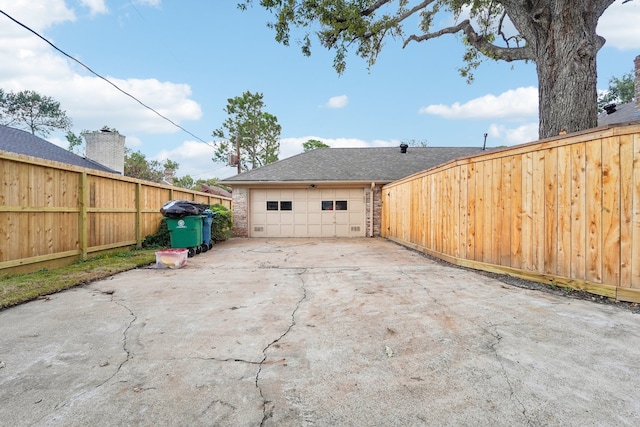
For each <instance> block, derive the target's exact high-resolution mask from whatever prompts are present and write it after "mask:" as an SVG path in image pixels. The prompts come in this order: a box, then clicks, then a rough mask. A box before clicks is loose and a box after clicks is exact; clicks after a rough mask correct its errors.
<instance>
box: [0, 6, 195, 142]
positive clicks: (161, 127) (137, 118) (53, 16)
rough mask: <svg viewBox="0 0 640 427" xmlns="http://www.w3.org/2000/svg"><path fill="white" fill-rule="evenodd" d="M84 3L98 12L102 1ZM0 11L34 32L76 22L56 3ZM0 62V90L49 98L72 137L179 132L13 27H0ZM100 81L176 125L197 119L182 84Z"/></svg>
mask: <svg viewBox="0 0 640 427" xmlns="http://www.w3.org/2000/svg"><path fill="white" fill-rule="evenodd" d="M84 3H85V4H87V5H90V7H93V8H96V10H98V9H99V7H100V3H102V2H97V1H92V2H88V1H86V0H84ZM0 8H1V9H2V10H4V11H6V12H7V13H8V14H9V15H11V16H15V17H16V19H22V18H25V24H29V25H30V26H32V28H34V30H41V29H43V28H47V27H49V26H51V25H53V24H55V23H58V22H62V21H65V20H74V19H75V17H74V15H73V12H72V11H70V10H68V9H67V8H66V7H65V3H64V1H59V0H38V1H33V0H17V1H16V0H14V1H11V2H9V1H6V0H0ZM0 63H1V64H3V65H2V67H0V88H3V89H4V90H5V91H13V92H18V91H21V90H33V91H36V92H38V93H40V94H42V95H46V96H50V97H53V98H54V99H56V100H57V101H59V102H60V105H61V107H62V109H63V110H65V111H66V112H67V115H68V116H69V117H71V118H72V119H73V121H74V126H73V128H74V131H75V132H76V133H77V132H79V131H80V130H82V129H88V130H95V129H100V128H101V127H102V126H105V125H107V126H109V127H113V128H116V129H118V130H119V131H120V132H121V133H123V134H125V135H130V134H135V133H142V132H146V133H151V134H170V133H176V132H178V131H179V130H178V129H177V128H176V127H175V126H173V125H172V124H171V123H169V122H168V121H166V120H165V119H163V118H161V117H159V116H158V115H157V114H155V113H153V112H152V111H150V110H149V109H147V108H145V107H144V106H142V105H141V104H139V103H138V102H137V101H136V100H135V99H132V98H131V97H129V96H127V95H126V94H124V93H122V92H119V91H118V90H116V88H114V87H113V86H112V85H111V84H109V83H108V82H106V81H104V80H102V79H101V78H99V77H97V76H94V75H92V74H89V72H88V71H87V70H86V69H84V68H83V67H81V66H80V65H79V64H77V63H75V62H73V61H71V60H69V59H67V58H65V57H64V56H62V55H61V54H59V53H58V52H56V51H55V50H54V49H52V48H51V46H49V45H48V44H46V43H45V42H44V41H43V40H41V39H39V38H38V37H36V36H34V35H32V34H31V33H29V32H28V31H26V30H25V29H24V28H21V27H20V26H18V25H17V24H12V23H10V22H8V23H2V25H0ZM96 71H98V72H99V70H96ZM105 77H106V78H107V79H109V80H110V81H111V82H112V83H113V84H115V85H116V86H118V87H119V88H120V89H122V90H123V91H125V92H127V93H129V94H131V95H132V96H134V97H135V98H137V99H139V100H140V101H141V102H142V103H144V104H145V105H147V106H149V107H151V108H153V109H154V110H156V111H158V112H159V113H160V114H162V115H163V116H165V117H167V118H169V119H170V120H172V121H173V122H175V123H178V124H180V123H181V122H184V121H188V120H198V119H200V118H201V117H202V111H201V108H200V105H199V104H198V103H196V102H195V101H193V100H192V99H190V96H191V88H190V87H189V86H188V85H186V84H180V83H173V82H167V81H164V82H162V81H159V80H156V79H135V78H129V79H120V78H116V77H110V76H105Z"/></svg>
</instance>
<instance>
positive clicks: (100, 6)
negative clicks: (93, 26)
mask: <svg viewBox="0 0 640 427" xmlns="http://www.w3.org/2000/svg"><path fill="white" fill-rule="evenodd" d="M80 3H82V4H83V5H84V6H86V7H88V8H89V10H90V11H91V12H90V13H91V16H94V15H99V14H105V13H108V12H109V9H108V8H107V5H106V4H104V0H81V1H80Z"/></svg>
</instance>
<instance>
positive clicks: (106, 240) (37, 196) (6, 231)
mask: <svg viewBox="0 0 640 427" xmlns="http://www.w3.org/2000/svg"><path fill="white" fill-rule="evenodd" d="M0 176H1V177H2V187H1V188H0V274H4V273H12V272H25V271H34V270H37V269H40V268H43V267H50V266H56V265H63V264H68V263H70V262H72V261H74V260H77V259H79V258H81V259H84V258H86V257H87V254H89V253H94V252H100V251H105V250H111V249H115V248H120V247H130V246H137V247H140V246H141V244H142V240H143V239H144V237H145V236H147V235H149V234H154V233H156V232H157V231H158V227H159V224H160V221H161V219H162V214H161V213H160V208H161V207H162V205H164V204H165V203H166V202H167V201H169V200H178V199H184V200H193V201H197V202H200V203H207V204H215V203H220V204H222V205H224V206H226V207H228V208H231V199H229V198H223V197H219V196H215V195H212V194H208V193H201V192H197V191H190V190H186V189H182V188H176V187H171V186H168V185H163V184H156V183H153V182H149V181H143V180H138V179H133V178H127V177H123V176H119V175H114V174H109V173H104V172H100V171H96V170H91V169H84V168H80V167H74V166H69V165H65V164H62V163H57V162H50V161H46V160H41V159H36V158H33V157H28V156H22V155H17V154H12V153H7V152H0Z"/></svg>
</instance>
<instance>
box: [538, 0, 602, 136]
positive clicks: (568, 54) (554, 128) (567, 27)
mask: <svg viewBox="0 0 640 427" xmlns="http://www.w3.org/2000/svg"><path fill="white" fill-rule="evenodd" d="M545 3H546V4H547V6H546V7H545V8H544V10H542V9H539V10H538V11H536V13H535V14H534V17H535V19H534V22H535V23H534V25H533V27H534V28H535V30H536V31H535V36H534V40H533V46H532V47H533V48H534V49H535V54H534V55H535V58H536V59H535V61H536V68H537V72H538V95H539V97H538V99H539V106H538V110H539V119H540V124H539V129H538V135H539V138H540V139H542V138H549V137H552V136H556V135H558V134H560V133H563V132H576V131H580V130H584V129H589V128H593V127H596V126H597V125H598V107H597V89H596V84H597V71H596V55H597V53H598V50H599V49H600V47H602V45H603V44H604V41H603V39H602V38H600V37H599V36H598V35H597V34H596V25H597V22H598V17H599V14H598V12H597V11H595V10H590V8H589V3H590V2H576V1H575V0H556V1H546V2H545ZM585 4H586V5H585ZM527 39H528V41H529V42H531V38H529V37H528V38H527Z"/></svg>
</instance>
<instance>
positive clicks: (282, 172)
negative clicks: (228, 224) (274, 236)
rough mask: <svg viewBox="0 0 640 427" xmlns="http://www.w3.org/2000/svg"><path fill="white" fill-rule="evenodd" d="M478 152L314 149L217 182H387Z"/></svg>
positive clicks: (465, 149) (470, 149)
mask: <svg viewBox="0 0 640 427" xmlns="http://www.w3.org/2000/svg"><path fill="white" fill-rule="evenodd" d="M480 153H482V149H481V148H474V147H409V148H408V149H407V152H406V153H402V152H401V151H400V148H398V147H383V148H380V147H375V148H318V149H315V150H311V151H308V152H306V153H302V154H298V155H296V156H293V157H289V158H286V159H283V160H280V161H277V162H275V163H270V164H268V165H266V166H263V167H260V168H257V169H253V170H251V171H248V172H244V173H242V174H240V175H236V176H234V177H231V178H227V179H225V180H222V181H220V182H221V183H222V184H225V185H231V186H233V185H234V184H248V183H257V182H301V181H304V182H308V181H335V182H344V181H357V182H378V183H379V182H384V183H387V182H391V181H395V180H398V179H401V178H404V177H406V176H409V175H412V174H414V173H417V172H420V171H423V170H426V169H430V168H432V167H435V166H438V165H441V164H443V163H446V162H448V161H450V160H453V159H457V158H460V157H467V156H472V155H476V154H480Z"/></svg>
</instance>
